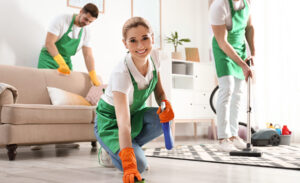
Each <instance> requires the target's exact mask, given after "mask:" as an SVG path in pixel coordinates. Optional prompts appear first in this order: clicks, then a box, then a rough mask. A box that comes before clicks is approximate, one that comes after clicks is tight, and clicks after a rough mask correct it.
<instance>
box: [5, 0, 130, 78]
mask: <svg viewBox="0 0 300 183" xmlns="http://www.w3.org/2000/svg"><path fill="white" fill-rule="evenodd" d="M130 2H131V1H130V0H106V1H105V13H104V14H100V15H99V18H98V19H97V20H96V21H95V22H94V23H92V24H91V26H92V27H93V28H92V32H93V39H94V43H93V53H94V57H95V60H96V71H97V72H98V73H99V74H100V73H101V76H102V77H103V79H104V81H107V80H108V77H109V74H110V70H111V69H112V67H113V66H114V64H115V63H116V62H117V61H118V60H119V59H120V58H121V55H124V53H125V51H126V50H125V48H124V46H123V43H122V36H121V32H122V31H121V28H122V25H123V23H124V22H125V21H126V20H127V19H128V18H129V17H130V15H131V10H130V7H131V6H130ZM66 4H67V1H66V0H42V1H41V0H26V1H24V0H10V1H0V12H1V13H0V15H1V16H0V22H1V34H0V58H1V59H0V64H7V65H20V66H28V67H37V63H38V57H39V53H40V50H41V48H42V46H43V44H44V41H45V37H46V30H47V27H48V25H49V23H50V21H51V20H52V19H53V18H54V17H55V16H56V15H58V14H62V13H78V12H79V9H75V8H70V7H67V5H66ZM72 60H73V66H74V70H75V71H86V68H85V64H84V60H83V57H82V54H81V52H79V53H78V54H76V56H74V57H73V58H72Z"/></svg>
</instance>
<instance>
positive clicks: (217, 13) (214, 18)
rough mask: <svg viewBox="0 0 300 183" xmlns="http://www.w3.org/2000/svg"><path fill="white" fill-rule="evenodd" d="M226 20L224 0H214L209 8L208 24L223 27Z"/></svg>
mask: <svg viewBox="0 0 300 183" xmlns="http://www.w3.org/2000/svg"><path fill="white" fill-rule="evenodd" d="M225 19H226V6H225V2H224V0H214V2H213V3H212V4H211V6H210V24H211V25H224V24H226V22H225Z"/></svg>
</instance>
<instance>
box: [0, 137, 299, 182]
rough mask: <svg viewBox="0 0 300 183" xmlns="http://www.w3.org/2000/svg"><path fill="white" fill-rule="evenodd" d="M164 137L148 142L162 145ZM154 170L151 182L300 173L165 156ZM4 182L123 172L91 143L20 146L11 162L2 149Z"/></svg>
mask: <svg viewBox="0 0 300 183" xmlns="http://www.w3.org/2000/svg"><path fill="white" fill-rule="evenodd" d="M208 142H210V143H214V142H211V141H207V140H201V139H194V138H184V139H176V143H177V144H178V145H179V144H198V143H208ZM162 145H163V142H162V140H161V139H158V140H156V141H155V142H151V143H149V144H147V145H146V146H148V147H157V146H159V147H160V146H162ZM148 161H149V164H150V170H149V171H147V172H145V173H143V174H142V177H144V178H146V182H147V183H192V182H193V183H194V182H197V183H198V182H203V183H250V182H253V183H276V182H278V183H293V182H295V183H296V182H299V180H300V172H299V171H294V170H283V169H274V168H260V167H251V166H240V165H228V164H218V163H204V162H195V161H183V160H172V159H161V158H148ZM0 182H1V183H44V182H47V183H48V182H50V183H58V182H59V183H60V182H63V183H69V182H70V183H77V182H78V183H90V182H91V183H92V182H95V183H96V182H97V183H122V173H121V172H120V171H118V170H117V169H115V168H104V167H101V166H100V165H99V164H98V161H97V152H95V151H91V146H90V144H89V143H80V148H79V149H55V147H54V145H47V146H44V147H43V149H42V150H40V151H31V150H30V149H29V147H20V148H18V155H17V159H16V160H15V161H8V160H7V156H6V149H4V148H0Z"/></svg>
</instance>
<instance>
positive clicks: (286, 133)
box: [281, 125, 292, 135]
mask: <svg viewBox="0 0 300 183" xmlns="http://www.w3.org/2000/svg"><path fill="white" fill-rule="evenodd" d="M281 134H282V135H291V134H292V132H291V131H290V130H289V129H288V127H287V125H283V127H282V131H281Z"/></svg>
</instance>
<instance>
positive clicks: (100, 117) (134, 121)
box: [96, 58, 158, 153]
mask: <svg viewBox="0 0 300 183" xmlns="http://www.w3.org/2000/svg"><path fill="white" fill-rule="evenodd" d="M151 61H152V58H151ZM125 64H126V60H125ZM152 64H153V66H154V71H153V78H152V80H151V81H150V83H149V86H148V88H145V89H141V90H140V89H138V85H137V83H136V81H135V80H134V78H133V76H132V74H131V72H130V70H129V68H128V66H127V68H128V71H129V74H130V78H131V81H132V83H133V87H134V91H133V103H132V105H130V119H131V139H134V138H135V137H136V136H138V135H139V133H140V132H141V130H142V128H143V119H144V113H145V112H146V111H147V110H148V109H149V108H148V107H146V103H145V102H146V100H147V99H148V97H149V96H150V94H151V93H152V92H153V91H154V89H155V86H156V83H157V81H158V77H157V72H156V68H155V65H154V63H153V61H152ZM126 65H127V64H126ZM96 112H97V126H98V136H99V137H100V138H101V140H102V141H103V142H104V143H105V145H106V146H107V147H108V148H109V149H110V150H111V151H112V152H113V153H116V152H117V151H118V150H119V149H120V144H119V129H118V124H117V119H116V113H115V107H114V106H112V105H110V104H108V103H106V102H105V101H104V100H102V99H101V100H100V101H99V103H98V107H97V110H96Z"/></svg>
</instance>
